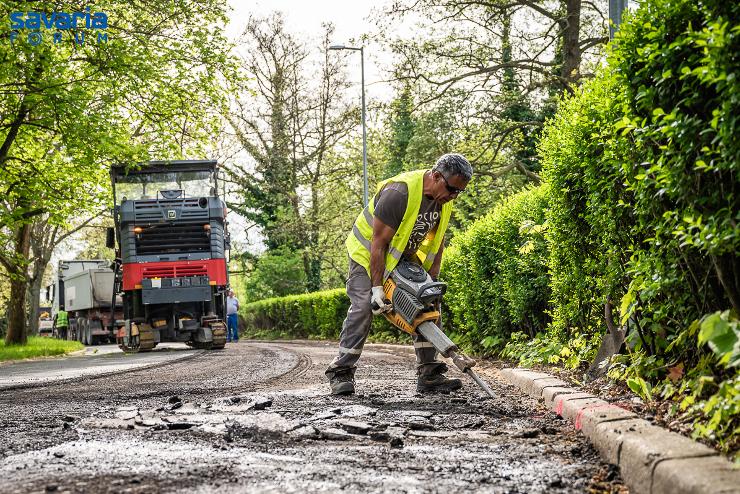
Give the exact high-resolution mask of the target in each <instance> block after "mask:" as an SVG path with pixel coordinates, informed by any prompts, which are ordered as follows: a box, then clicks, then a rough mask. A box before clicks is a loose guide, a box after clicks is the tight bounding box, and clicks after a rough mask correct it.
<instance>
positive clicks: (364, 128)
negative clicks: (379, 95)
mask: <svg viewBox="0 0 740 494" xmlns="http://www.w3.org/2000/svg"><path fill="white" fill-rule="evenodd" d="M329 49H330V50H354V51H359V52H360V74H361V82H362V180H363V189H362V205H363V206H367V202H368V200H367V126H366V124H365V47H364V46H361V47H359V48H356V47H353V46H344V45H331V46H330V47H329Z"/></svg>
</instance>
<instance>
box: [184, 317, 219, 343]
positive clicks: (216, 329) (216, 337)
mask: <svg viewBox="0 0 740 494" xmlns="http://www.w3.org/2000/svg"><path fill="white" fill-rule="evenodd" d="M210 326H211V333H212V334H213V341H207V342H202V341H195V340H190V341H188V342H187V344H188V346H191V347H193V348H197V349H198V350H222V349H223V348H224V347H225V346H226V324H224V323H223V322H221V321H218V322H213V323H211V324H210Z"/></svg>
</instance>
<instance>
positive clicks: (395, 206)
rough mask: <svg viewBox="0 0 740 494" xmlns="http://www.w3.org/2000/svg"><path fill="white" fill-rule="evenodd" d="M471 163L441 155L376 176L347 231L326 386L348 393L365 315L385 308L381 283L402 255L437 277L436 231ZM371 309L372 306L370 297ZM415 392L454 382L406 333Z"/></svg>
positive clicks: (426, 347) (432, 353)
mask: <svg viewBox="0 0 740 494" xmlns="http://www.w3.org/2000/svg"><path fill="white" fill-rule="evenodd" d="M472 176H473V167H472V166H470V163H469V162H468V160H466V159H465V158H464V157H463V156H461V155H459V154H445V155H444V156H442V157H440V158H439V159H438V160H437V163H436V164H435V165H434V167H433V168H432V169H431V170H429V169H426V170H424V169H422V170H416V171H411V172H406V173H401V174H400V175H396V176H395V177H392V178H389V179H388V180H385V181H383V182H381V183H380V184H379V186H378V192H377V194H376V195H375V197H374V198H372V199H371V200H370V204H368V205H367V207H365V208H364V209H363V210H362V212H361V213H360V214H359V215H358V216H357V219H356V220H355V223H354V225H353V227H352V230H351V231H350V233H349V235H348V237H347V242H346V244H347V251H348V253H349V258H350V259H349V275H348V278H347V295H348V296H349V300H350V307H349V310H348V311H347V317H346V318H345V320H344V324H343V325H342V332H341V334H340V335H339V354H338V355H337V356H336V358H335V359H334V360H333V361H332V362H331V364H330V365H329V368H328V369H327V370H326V376H327V377H328V378H329V383H330V385H331V392H332V394H335V395H348V394H352V393H354V392H355V369H356V364H357V360H358V359H359V358H360V354H361V353H362V347H363V346H364V345H365V339H366V338H367V335H368V333H369V332H370V324H371V322H372V318H373V314H375V315H379V314H381V313H383V312H386V311H389V310H391V306H390V305H389V304H386V303H385V294H384V292H383V283H384V282H385V279H386V278H387V277H388V275H389V273H390V272H391V271H393V269H394V268H395V267H396V265H397V264H398V261H399V260H400V259H401V258H402V257H403V258H405V259H407V260H409V261H411V262H414V263H417V264H420V265H421V266H422V267H423V268H424V270H426V271H427V272H428V273H429V274H430V275H431V277H432V278H433V279H435V280H436V279H437V276H438V275H439V269H440V263H441V261H442V252H443V250H444V236H445V230H446V229H447V225H448V224H449V222H450V214H451V212H452V204H451V202H450V201H452V200H453V199H455V198H457V196H458V195H460V194H461V193H462V192H463V191H464V190H465V187H467V185H468V182H469V181H470V179H471V177H472ZM373 302H375V303H376V304H377V305H378V309H377V310H374V309H373V308H372V303H373ZM414 350H416V363H417V371H416V372H417V381H416V389H417V391H418V392H420V393H428V392H443V393H449V392H450V391H454V390H456V389H460V388H461V387H462V382H461V381H460V380H459V379H448V378H447V377H446V376H445V372H447V365H445V363H444V362H439V361H438V360H437V350H435V348H434V347H433V346H432V344H431V343H429V342H428V341H426V340H425V339H424V338H423V337H422V336H421V335H414Z"/></svg>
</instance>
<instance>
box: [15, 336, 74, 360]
mask: <svg viewBox="0 0 740 494" xmlns="http://www.w3.org/2000/svg"><path fill="white" fill-rule="evenodd" d="M83 348H85V347H84V345H83V344H82V343H80V342H78V341H65V340H57V339H55V338H45V337H40V336H31V337H29V338H28V342H27V343H26V344H25V345H8V344H7V343H5V342H4V341H2V340H0V362H6V361H9V360H23V359H28V358H36V357H53V356H57V355H66V354H68V353H72V352H76V351H77V350H82V349H83Z"/></svg>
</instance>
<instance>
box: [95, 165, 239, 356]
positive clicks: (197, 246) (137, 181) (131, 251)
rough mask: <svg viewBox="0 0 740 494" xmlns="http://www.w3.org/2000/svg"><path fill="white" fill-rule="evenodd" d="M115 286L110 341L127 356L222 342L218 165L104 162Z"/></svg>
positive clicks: (222, 224) (223, 259)
mask: <svg viewBox="0 0 740 494" xmlns="http://www.w3.org/2000/svg"><path fill="white" fill-rule="evenodd" d="M111 182H112V186H113V197H114V208H113V217H114V223H115V227H114V228H111V229H109V230H108V238H107V239H106V243H107V245H108V246H109V247H112V248H115V249H116V266H115V291H116V293H118V294H120V295H121V297H122V303H123V314H122V318H121V319H119V320H118V321H117V322H116V326H117V330H116V340H117V342H118V345H119V346H120V348H121V349H122V350H123V351H124V352H127V353H136V352H141V351H149V350H151V349H153V348H154V347H155V346H156V345H157V344H158V343H159V342H162V341H173V342H184V343H187V344H188V345H190V346H192V347H195V348H202V349H214V350H215V349H221V348H223V347H224V346H225V344H226V298H227V293H228V283H229V278H228V271H227V252H228V250H229V248H230V245H229V234H228V232H227V222H226V206H225V203H224V201H223V200H221V198H220V197H219V196H218V163H217V162H216V161H211V160H202V161H200V160H197V161H193V160H190V161H150V162H146V163H140V164H136V165H115V166H112V167H111Z"/></svg>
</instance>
